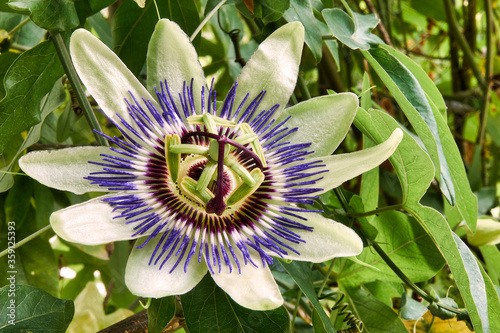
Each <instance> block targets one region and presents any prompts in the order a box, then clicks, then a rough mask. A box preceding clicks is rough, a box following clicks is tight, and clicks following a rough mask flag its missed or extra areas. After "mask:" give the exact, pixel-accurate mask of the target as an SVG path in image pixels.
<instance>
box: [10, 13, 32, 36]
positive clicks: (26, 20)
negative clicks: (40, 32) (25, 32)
mask: <svg viewBox="0 0 500 333" xmlns="http://www.w3.org/2000/svg"><path fill="white" fill-rule="evenodd" d="M29 21H30V18H29V17H28V18H27V19H25V20H23V21H22V22H21V23H19V24H18V25H16V26H15V27H14V28H13V29H12V30H11V31H9V35H13V34H15V33H16V32H18V31H19V29H21V28H22V27H24V25H25V24H26V23H28V22H29Z"/></svg>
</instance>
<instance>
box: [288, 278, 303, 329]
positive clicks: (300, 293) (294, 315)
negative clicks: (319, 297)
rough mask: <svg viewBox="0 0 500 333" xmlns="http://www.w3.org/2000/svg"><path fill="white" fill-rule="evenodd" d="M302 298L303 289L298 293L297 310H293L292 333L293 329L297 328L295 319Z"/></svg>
mask: <svg viewBox="0 0 500 333" xmlns="http://www.w3.org/2000/svg"><path fill="white" fill-rule="evenodd" d="M301 297H302V289H300V288H299V292H298V293H297V303H296V304H295V308H294V309H293V316H292V327H291V328H290V332H293V329H294V327H295V319H296V318H297V312H298V311H299V304H300V299H301Z"/></svg>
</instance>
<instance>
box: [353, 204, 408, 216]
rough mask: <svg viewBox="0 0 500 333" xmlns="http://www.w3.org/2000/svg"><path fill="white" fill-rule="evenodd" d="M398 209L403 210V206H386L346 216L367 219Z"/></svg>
mask: <svg viewBox="0 0 500 333" xmlns="http://www.w3.org/2000/svg"><path fill="white" fill-rule="evenodd" d="M398 209H403V205H401V204H398V205H392V206H386V207H382V208H377V209H374V210H370V211H368V212H363V213H347V216H349V217H367V216H372V215H377V214H381V213H385V212H390V211H393V210H398Z"/></svg>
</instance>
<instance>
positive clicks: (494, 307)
mask: <svg viewBox="0 0 500 333" xmlns="http://www.w3.org/2000/svg"><path fill="white" fill-rule="evenodd" d="M479 268H480V269H481V274H482V275H483V279H484V283H485V286H486V295H487V297H488V319H489V322H490V332H491V333H499V332H500V295H499V289H498V286H497V285H494V284H493V283H492V282H491V279H490V277H489V276H488V274H486V272H485V271H484V269H483V268H482V267H481V266H479Z"/></svg>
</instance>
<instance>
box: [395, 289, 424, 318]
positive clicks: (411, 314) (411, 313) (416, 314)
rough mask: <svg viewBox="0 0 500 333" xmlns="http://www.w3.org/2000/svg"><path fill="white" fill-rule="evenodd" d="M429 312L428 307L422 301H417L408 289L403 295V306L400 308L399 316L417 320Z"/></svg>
mask: <svg viewBox="0 0 500 333" xmlns="http://www.w3.org/2000/svg"><path fill="white" fill-rule="evenodd" d="M426 312H427V307H426V306H425V305H423V304H422V303H420V302H417V301H415V300H414V299H413V298H411V295H408V294H407V293H406V291H404V292H403V296H401V308H400V309H399V316H400V317H401V318H403V319H407V320H417V319H418V318H420V317H422V316H423V315H424V313H426Z"/></svg>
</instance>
